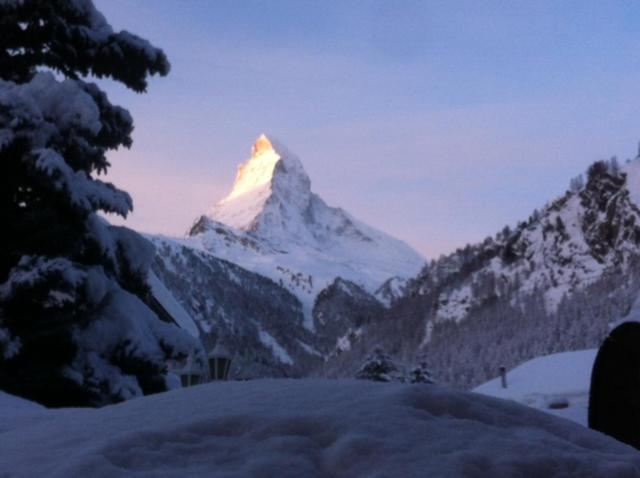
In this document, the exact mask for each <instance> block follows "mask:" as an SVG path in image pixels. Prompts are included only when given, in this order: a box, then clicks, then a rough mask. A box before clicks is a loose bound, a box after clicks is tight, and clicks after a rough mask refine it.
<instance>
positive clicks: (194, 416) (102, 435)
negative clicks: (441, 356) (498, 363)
mask: <svg viewBox="0 0 640 478" xmlns="http://www.w3.org/2000/svg"><path fill="white" fill-rule="evenodd" d="M0 449H1V450H2V453H0V475H3V474H4V473H7V472H9V473H12V474H11V476H19V477H22V476H49V477H68V476H92V477H111V476H125V475H126V476H130V475H132V474H135V476H154V477H156V476H224V477H247V476H277V477H287V476H291V477H296V478H298V477H316V476H318V477H320V476H335V477H339V476H345V477H346V476H349V477H353V476H367V477H369V476H377V477H382V476H384V477H399V476H401V477H413V476H416V477H424V476H430V477H431V476H446V477H456V476H464V477H509V476H541V477H542V476H563V477H568V476H576V477H581V478H584V477H596V476H597V477H603V476H606V477H611V478H614V477H623V476H625V477H631V476H639V475H640V453H638V452H636V451H635V450H634V449H632V448H629V447H627V446H626V445H623V444H621V443H618V442H616V441H614V440H612V439H610V438H608V437H606V436H604V435H601V434H599V433H596V432H593V431H590V430H588V429H585V428H583V427H580V426H578V425H576V424H574V423H571V422H569V421H566V420H560V419H557V418H555V417H553V416H550V415H547V414H544V413H541V412H539V411H537V410H533V409H531V408H527V407H523V406H521V405H518V404H516V403H513V402H509V401H504V400H497V399H494V398H491V397H485V396H482V395H478V394H472V393H460V392H454V391H450V390H447V389H441V388H439V387H436V386H430V385H406V384H393V383H374V382H367V381H338V380H336V381H330V380H326V381H322V380H257V381H251V382H228V383H211V384H207V385H202V386H199V387H193V388H189V389H181V390H176V391H172V392H168V393H164V394H161V395H155V396H149V397H144V398H139V399H134V400H131V401H128V402H125V403H122V404H118V405H113V406H108V407H105V408H102V409H98V410H92V409H65V410H43V411H37V410H36V411H21V412H19V413H16V414H14V415H13V416H12V417H11V418H8V419H7V420H3V423H2V424H1V425H0Z"/></svg>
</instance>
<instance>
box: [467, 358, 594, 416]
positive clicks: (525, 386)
mask: <svg viewBox="0 0 640 478" xmlns="http://www.w3.org/2000/svg"><path fill="white" fill-rule="evenodd" d="M597 352H598V351H597V349H590V350H579V351H576V352H562V353H557V354H552V355H547V356H544V357H537V358H535V359H533V360H529V361H528V362H525V363H523V364H521V365H519V366H518V367H516V368H514V369H513V370H510V371H509V372H507V388H502V385H501V380H500V377H498V378H495V379H493V380H491V381H489V382H487V383H485V384H482V385H480V386H479V387H477V388H476V389H474V392H477V393H481V394H484V395H490V396H492V397H498V398H504V399H509V400H515V401H516V402H518V403H521V404H523V405H528V406H530V407H534V408H537V409H540V410H543V411H545V412H548V413H552V414H554V415H557V416H559V417H563V418H568V419H569V420H573V421H574V422H577V423H580V424H581V425H584V426H587V414H588V410H589V387H590V383H591V369H592V368H593V362H594V360H595V358H596V354H597ZM563 403H564V404H565V405H566V407H565V408H556V407H558V406H562V404H563Z"/></svg>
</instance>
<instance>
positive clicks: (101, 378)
mask: <svg viewBox="0 0 640 478" xmlns="http://www.w3.org/2000/svg"><path fill="white" fill-rule="evenodd" d="M0 32H2V33H1V34H0V224H2V232H3V242H4V244H3V246H2V247H1V248H0V388H3V389H6V390H8V391H10V392H12V393H16V394H20V395H24V396H27V397H29V398H32V399H36V400H39V401H41V402H43V403H46V404H50V405H69V404H77V405H85V404H100V403H108V402H112V401H118V400H122V399H126V398H129V397H131V396H135V395H140V394H142V393H152V392H156V391H161V390H164V389H166V387H167V382H166V380H165V378H166V367H165V360H166V359H168V358H171V357H173V358H179V357H182V356H185V355H186V354H188V353H189V352H192V351H193V349H194V347H196V344H195V343H194V342H193V341H191V340H190V339H188V338H187V337H185V336H184V335H183V334H182V333H181V332H180V331H179V330H178V329H177V328H175V327H173V326H169V325H168V324H165V323H162V322H160V321H159V320H158V319H157V317H156V316H155V315H154V314H153V313H152V312H151V311H150V309H148V308H147V307H146V306H145V305H144V303H143V302H142V301H141V300H140V299H139V297H141V296H142V295H143V294H144V293H145V292H146V285H145V280H146V274H147V270H148V267H149V264H150V261H151V259H152V257H153V254H154V251H153V247H152V246H151V244H150V243H149V242H147V241H146V240H144V239H143V238H142V237H141V236H139V235H138V234H136V233H134V232H133V231H130V230H128V229H125V228H121V227H112V226H110V225H109V224H108V223H107V222H106V221H104V220H103V219H101V218H100V217H99V216H98V215H97V213H98V212H99V211H102V212H107V213H115V214H119V215H121V216H126V215H127V214H128V213H129V212H130V211H131V210H132V200H131V198H130V196H129V195H128V194H127V193H126V192H124V191H121V190H119V189H117V188H116V187H114V186H113V185H112V184H109V183H106V182H103V181H101V180H99V179H97V177H96V176H97V175H99V174H102V173H105V172H106V170H107V168H108V167H109V162H108V161H107V158H106V153H107V151H109V150H113V149H116V148H118V147H121V146H125V147H129V146H130V145H131V132H132V129H133V123H132V119H131V116H130V115H129V113H128V112H127V111H126V110H125V109H123V108H120V107H118V106H114V105H112V104H111V103H110V102H109V100H108V98H107V96H106V95H105V93H104V92H102V91H101V90H100V88H98V86H97V85H96V84H94V83H89V82H87V81H85V80H84V79H83V78H86V77H87V75H91V76H94V77H107V78H111V79H114V80H116V81H119V82H121V83H123V84H124V85H126V86H127V87H129V88H131V89H133V90H135V91H137V92H142V91H144V90H145V89H146V86H147V77H148V76H149V75H152V74H160V75H165V74H167V73H168V71H169V63H168V62H167V59H166V57H165V55H164V53H163V52H162V51H161V50H159V49H157V48H155V47H153V46H152V45H151V44H149V43H148V42H147V41H146V40H143V39H141V38H139V37H137V36H135V35H132V34H130V33H128V32H114V31H113V30H112V29H111V27H110V26H109V24H108V23H107V22H106V21H105V19H104V17H103V16H102V15H101V14H100V13H99V12H98V11H97V10H96V9H95V7H94V6H93V3H92V2H91V0H2V1H0ZM43 68H44V71H43ZM47 70H49V71H47ZM51 70H53V71H54V72H55V73H56V74H55V75H54V73H52V72H51Z"/></svg>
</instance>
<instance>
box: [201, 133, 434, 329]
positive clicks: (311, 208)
mask: <svg viewBox="0 0 640 478" xmlns="http://www.w3.org/2000/svg"><path fill="white" fill-rule="evenodd" d="M191 236H192V237H191V246H192V247H195V248H200V249H203V250H206V251H209V252H211V253H212V254H214V255H216V256H217V257H221V258H223V259H226V260H229V261H231V262H234V263H236V264H239V265H240V266H242V267H244V268H245V269H248V270H251V271H254V272H257V273H259V274H262V275H265V276H267V277H269V278H271V279H273V280H274V281H275V282H277V283H279V284H281V285H283V286H284V287H286V288H287V289H289V290H290V291H291V292H292V293H294V294H295V295H296V296H297V297H298V298H299V299H300V301H301V302H302V304H303V308H304V311H305V317H306V319H307V326H308V327H309V328H311V327H312V325H313V324H312V321H311V311H312V307H313V301H314V299H315V297H316V296H317V294H318V293H319V292H320V291H321V290H322V289H324V288H325V287H326V286H328V285H329V284H330V283H332V282H333V280H334V279H335V278H336V277H342V278H343V279H347V280H349V281H352V282H354V283H356V284H358V285H360V286H362V287H363V288H364V289H365V290H367V291H368V292H370V293H372V294H373V293H375V292H376V290H378V288H379V287H380V286H381V285H382V284H383V283H384V282H385V281H387V280H388V279H390V278H392V277H400V278H410V277H413V276H415V275H416V274H417V273H418V271H419V270H421V269H422V267H423V266H424V264H425V261H424V259H423V258H422V257H421V256H420V255H419V254H418V253H417V252H415V251H414V250H413V249H411V248H410V247H409V246H407V245H406V244H404V243H403V242H401V241H399V240H397V239H394V238H392V237H390V236H388V235H387V234H384V233H382V232H380V231H378V230H376V229H374V228H371V227H369V226H367V225H365V224H363V223H361V222H359V221H358V220H356V219H355V218H353V217H352V216H350V215H349V214H348V213H346V212H345V211H343V210H342V209H340V208H332V207H329V206H327V204H326V203H325V202H324V201H323V200H322V199H321V198H320V197H319V196H318V195H316V194H314V193H313V192H312V191H311V181H310V179H309V177H308V176H307V174H306V172H305V170H304V167H303V166H302V163H301V162H300V160H299V159H298V158H297V157H296V155H295V154H293V153H291V152H290V151H288V150H287V149H286V148H285V147H284V146H283V145H281V144H279V143H278V142H276V141H275V140H273V139H269V138H267V137H266V136H264V135H262V136H260V137H259V138H258V140H257V141H256V144H255V145H254V146H253V149H252V156H251V159H249V160H248V161H247V162H245V163H243V164H242V165H241V166H240V167H239V169H238V173H237V176H236V180H235V183H234V185H233V188H232V191H231V193H230V194H229V195H228V196H227V197H226V198H224V199H222V200H221V201H220V202H219V203H217V204H216V205H215V206H214V207H213V209H212V210H211V211H210V212H209V214H207V215H206V216H203V217H201V218H200V219H199V220H198V221H197V222H196V224H195V225H194V226H193V228H192V230H191Z"/></svg>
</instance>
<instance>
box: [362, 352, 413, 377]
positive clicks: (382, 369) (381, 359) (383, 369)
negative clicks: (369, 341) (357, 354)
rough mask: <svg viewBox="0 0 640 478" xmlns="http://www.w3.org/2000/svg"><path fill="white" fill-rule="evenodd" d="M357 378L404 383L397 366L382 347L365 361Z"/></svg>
mask: <svg viewBox="0 0 640 478" xmlns="http://www.w3.org/2000/svg"><path fill="white" fill-rule="evenodd" d="M356 378H358V379H361V380H372V381H374V382H395V381H400V382H402V381H404V380H403V377H402V373H401V372H400V370H399V369H398V367H397V366H396V364H395V363H393V360H392V359H391V357H390V356H389V355H387V353H386V352H385V351H384V350H383V349H382V348H381V347H376V348H375V349H374V350H373V352H372V353H371V355H369V356H368V357H367V358H366V359H365V361H364V363H363V364H362V366H361V367H360V369H359V370H358V372H357V373H356Z"/></svg>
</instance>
